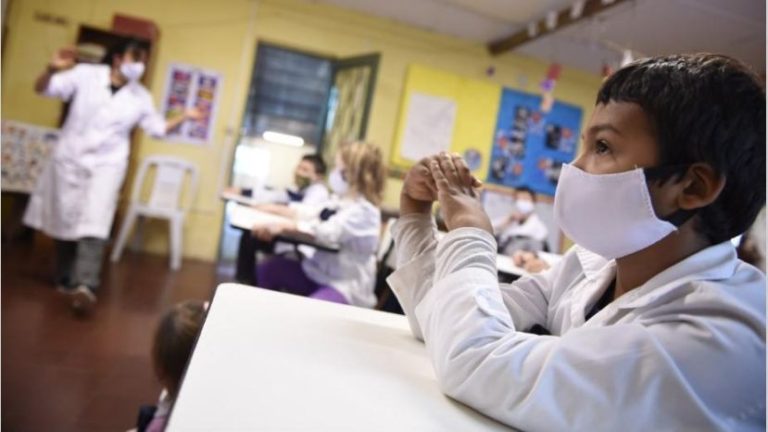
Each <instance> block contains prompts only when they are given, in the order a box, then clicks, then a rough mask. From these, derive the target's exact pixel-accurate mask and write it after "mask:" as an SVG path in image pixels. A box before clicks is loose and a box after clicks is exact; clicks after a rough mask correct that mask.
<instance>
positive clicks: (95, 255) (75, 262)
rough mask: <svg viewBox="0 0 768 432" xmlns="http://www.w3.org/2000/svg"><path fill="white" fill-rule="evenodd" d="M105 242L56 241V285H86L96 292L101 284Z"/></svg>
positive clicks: (90, 240) (91, 239) (87, 238)
mask: <svg viewBox="0 0 768 432" xmlns="http://www.w3.org/2000/svg"><path fill="white" fill-rule="evenodd" d="M106 245H107V241H106V240H105V239H100V238H95V237H85V238H81V239H80V240H77V241H66V240H56V283H58V284H61V285H67V286H77V285H86V286H88V287H89V288H91V289H92V290H96V289H97V288H98V287H99V285H100V284H101V264H102V259H103V258H104V249H105V248H106Z"/></svg>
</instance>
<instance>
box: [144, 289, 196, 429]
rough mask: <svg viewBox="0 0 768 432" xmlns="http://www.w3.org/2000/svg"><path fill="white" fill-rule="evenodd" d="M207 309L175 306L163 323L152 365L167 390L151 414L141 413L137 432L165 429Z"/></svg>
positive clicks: (187, 303) (191, 304)
mask: <svg viewBox="0 0 768 432" xmlns="http://www.w3.org/2000/svg"><path fill="white" fill-rule="evenodd" d="M206 309H207V304H206V303H205V302H202V301H198V300H188V301H185V302H182V303H179V304H177V305H175V306H173V307H172V308H171V309H170V310H169V311H168V312H166V313H165V315H163V317H162V318H161V319H160V324H159V325H158V326H157V330H155V337H154V341H153V343H152V363H153V366H154V368H155V374H156V375H157V378H158V379H159V380H160V383H161V384H162V385H163V387H164V388H163V392H162V393H161V394H160V400H159V401H158V404H157V407H153V408H154V409H152V410H149V411H147V410H145V409H142V411H141V414H140V415H139V422H138V423H139V424H138V427H137V429H136V431H137V432H162V431H163V430H164V429H165V425H166V423H167V421H168V414H169V411H170V409H171V405H172V404H173V400H174V399H175V398H176V396H177V395H178V393H179V387H180V386H181V378H182V375H183V374H184V369H185V368H186V366H187V363H188V362H189V359H190V357H191V356H192V349H193V348H194V345H195V340H196V339H197V335H198V333H200V329H202V327H203V320H204V318H205V311H206ZM152 411H153V412H152ZM147 414H150V415H147Z"/></svg>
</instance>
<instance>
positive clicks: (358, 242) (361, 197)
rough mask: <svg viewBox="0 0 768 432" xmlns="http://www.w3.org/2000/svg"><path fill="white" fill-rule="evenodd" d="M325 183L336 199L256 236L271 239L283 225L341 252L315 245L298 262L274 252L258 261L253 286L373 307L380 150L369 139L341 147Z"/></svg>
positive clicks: (381, 173)
mask: <svg viewBox="0 0 768 432" xmlns="http://www.w3.org/2000/svg"><path fill="white" fill-rule="evenodd" d="M329 184H330V186H331V189H333V192H334V193H335V194H336V195H338V197H339V200H338V201H337V202H335V203H334V204H332V205H329V207H326V208H324V209H320V208H316V209H315V210H314V211H308V209H306V208H305V209H304V211H301V212H298V213H296V214H294V215H293V216H294V217H295V218H296V219H297V221H296V222H286V223H285V224H281V225H274V226H270V227H266V228H265V227H262V228H257V229H255V230H254V235H255V236H256V237H258V238H260V239H262V240H264V241H270V240H271V239H272V238H274V237H275V236H276V235H278V234H280V233H281V232H283V231H286V230H297V229H298V230H301V231H304V232H309V233H312V234H313V235H314V236H315V237H316V239H317V240H318V241H319V242H321V243H325V244H333V245H338V246H339V251H338V252H337V253H334V252H326V251H322V250H316V251H314V253H313V254H312V255H311V256H308V257H306V258H304V259H303V261H301V262H300V261H297V260H294V259H290V258H287V257H283V256H275V257H273V258H271V259H269V260H268V261H266V262H264V263H261V264H259V265H258V268H257V271H256V285H257V286H259V287H262V288H268V289H274V290H284V291H286V292H290V293H294V294H301V295H306V296H309V297H313V298H318V299H322V300H328V301H332V302H337V303H346V304H352V305H356V306H363V307H373V306H374V305H375V303H376V297H375V296H374V283H375V273H376V257H375V254H376V248H377V246H378V242H379V231H380V226H381V212H380V210H379V207H378V206H379V204H380V203H381V199H382V194H383V192H384V165H383V163H382V156H381V151H380V150H379V148H378V147H376V146H374V145H373V144H369V143H362V142H354V143H349V144H346V145H343V146H341V148H340V149H339V152H338V153H337V155H336V166H335V168H334V170H333V172H332V173H331V174H330V177H329Z"/></svg>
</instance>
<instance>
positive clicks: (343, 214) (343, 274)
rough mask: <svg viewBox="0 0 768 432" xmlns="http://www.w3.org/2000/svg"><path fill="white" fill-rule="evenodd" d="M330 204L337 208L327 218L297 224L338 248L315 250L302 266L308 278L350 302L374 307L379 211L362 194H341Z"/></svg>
mask: <svg viewBox="0 0 768 432" xmlns="http://www.w3.org/2000/svg"><path fill="white" fill-rule="evenodd" d="M333 206H334V207H337V212H336V214H334V215H333V216H331V217H330V218H329V219H328V220H326V221H320V220H319V219H317V218H314V219H313V220H311V221H307V220H304V221H300V222H299V223H298V228H299V229H300V230H302V231H306V232H311V233H312V234H314V235H315V237H316V238H317V240H318V241H320V242H321V243H328V244H338V245H339V252H338V253H331V252H324V251H322V250H316V251H315V252H314V253H313V254H312V255H311V256H308V257H306V258H305V259H304V260H303V261H302V268H303V270H304V273H306V275H307V276H308V277H309V278H310V279H312V280H314V281H315V282H317V283H321V284H325V285H330V286H332V287H333V288H335V289H336V290H337V291H339V292H340V293H341V294H343V295H344V298H345V299H346V300H347V301H348V302H349V304H352V305H355V306H362V307H373V306H375V305H376V295H375V294H374V286H375V283H376V249H377V247H378V244H379V234H380V229H381V211H380V210H379V208H378V207H376V206H374V205H373V204H371V203H370V202H369V201H367V200H366V199H364V198H362V197H358V198H354V199H350V198H343V199H341V200H339V201H338V202H337V204H335V205H333ZM305 211H306V210H305ZM302 216H303V218H304V219H306V216H305V215H302Z"/></svg>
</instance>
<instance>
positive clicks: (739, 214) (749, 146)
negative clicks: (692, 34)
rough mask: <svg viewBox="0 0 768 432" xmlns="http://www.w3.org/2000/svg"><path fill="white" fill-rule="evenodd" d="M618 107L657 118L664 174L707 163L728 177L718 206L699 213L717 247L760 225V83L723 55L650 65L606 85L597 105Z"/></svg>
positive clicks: (702, 228) (621, 73) (635, 66)
mask: <svg viewBox="0 0 768 432" xmlns="http://www.w3.org/2000/svg"><path fill="white" fill-rule="evenodd" d="M612 101H614V102H632V103H636V104H638V105H640V107H642V109H643V111H645V113H646V114H647V115H648V116H649V118H650V120H651V123H652V125H653V127H654V129H655V130H654V133H655V134H656V138H657V140H656V141H657V143H658V147H659V165H660V166H673V165H686V164H692V163H696V162H704V163H707V164H709V165H711V166H712V168H714V169H715V170H716V172H717V173H718V174H719V175H721V176H724V177H725V187H724V188H723V190H722V192H721V193H720V195H719V196H718V197H717V199H716V200H715V201H714V202H713V203H712V204H710V205H708V206H706V207H704V208H701V209H698V211H697V213H696V215H697V216H698V220H697V225H696V229H697V231H699V232H700V233H701V234H703V235H704V236H706V238H707V239H708V240H709V241H710V242H712V243H713V244H716V243H720V242H722V241H725V240H728V239H731V238H733V237H736V236H737V235H739V234H741V233H743V232H744V231H746V230H747V229H748V228H749V227H750V226H751V225H752V223H753V222H754V220H755V218H756V217H757V214H758V213H759V212H760V209H761V208H762V207H763V205H765V88H764V87H763V85H762V84H761V82H760V79H759V78H758V77H757V75H755V74H754V73H753V72H752V71H750V70H749V69H748V68H747V67H746V66H745V65H744V64H742V63H741V62H739V61H737V60H735V59H732V58H729V57H726V56H722V55H716V54H706V53H702V54H689V55H670V56H664V57H655V58H649V59H644V60H639V61H637V62H634V63H632V64H630V65H628V66H626V67H624V68H622V69H620V70H618V71H617V72H616V73H615V74H613V75H612V76H611V77H609V78H608V79H607V80H606V81H605V82H604V83H603V86H602V88H601V89H600V91H599V92H598V94H597V103H598V104H606V103H608V102H612ZM672 176H674V174H672V175H670V176H669V177H667V179H668V178H670V177H672ZM667 179H664V180H667Z"/></svg>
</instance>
